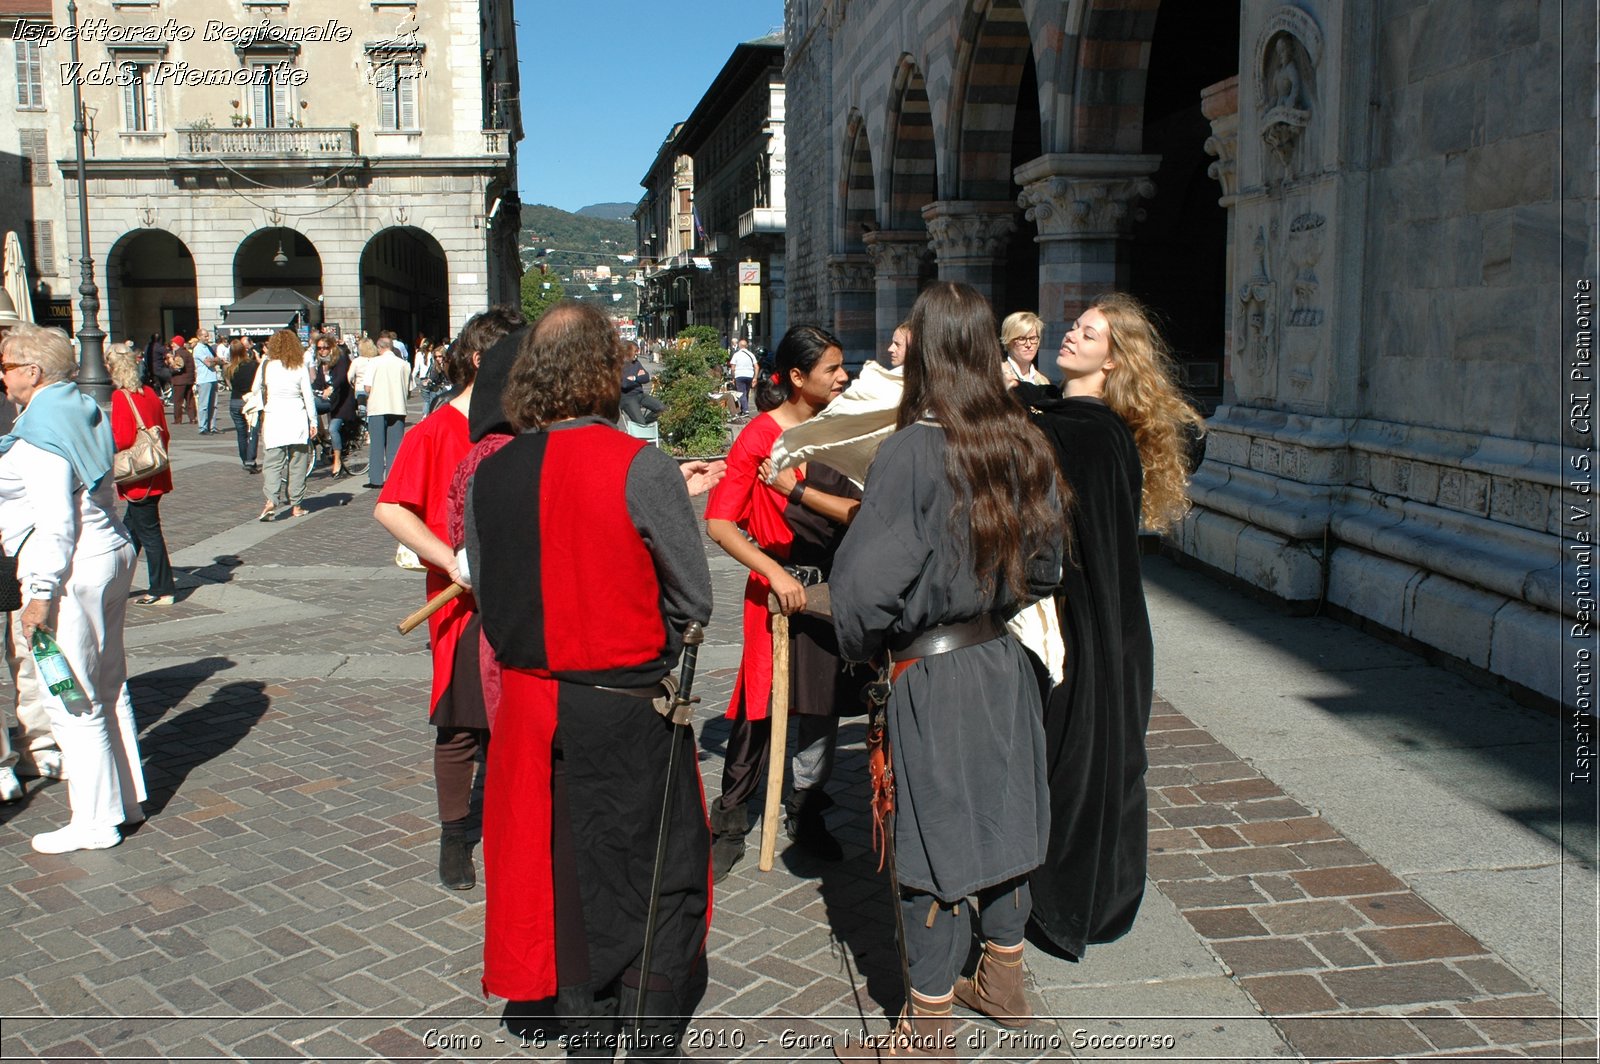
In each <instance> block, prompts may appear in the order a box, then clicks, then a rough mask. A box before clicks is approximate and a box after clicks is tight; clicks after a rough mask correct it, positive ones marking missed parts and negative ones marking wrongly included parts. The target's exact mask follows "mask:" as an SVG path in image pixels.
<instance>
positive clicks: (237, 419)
mask: <svg viewBox="0 0 1600 1064" xmlns="http://www.w3.org/2000/svg"><path fill="white" fill-rule="evenodd" d="M258 369H260V366H259V364H258V363H257V362H256V356H255V352H254V351H252V350H251V349H250V341H249V340H246V339H242V338H241V339H238V340H235V341H233V342H232V343H230V344H229V345H228V364H227V365H226V366H224V367H223V368H222V381H223V383H224V384H226V385H227V386H228V416H229V417H231V418H232V419H233V432H234V436H235V437H236V438H237V440H238V442H239V465H240V466H241V467H243V469H244V471H245V472H246V473H259V472H261V466H260V465H259V464H258V463H257V462H256V444H257V443H259V442H260V439H261V418H260V417H259V416H257V417H256V419H255V420H254V421H251V420H249V419H247V418H246V417H245V416H244V399H245V396H247V395H249V394H250V391H251V389H252V388H254V387H255V383H256V371H257V370H258Z"/></svg>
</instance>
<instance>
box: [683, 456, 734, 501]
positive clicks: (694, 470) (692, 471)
mask: <svg viewBox="0 0 1600 1064" xmlns="http://www.w3.org/2000/svg"><path fill="white" fill-rule="evenodd" d="M678 469H679V470H680V471H681V472H682V473H683V486H684V487H686V488H688V489H689V494H690V495H691V496H695V495H699V494H701V493H703V492H707V491H710V490H711V489H712V488H713V487H714V486H715V485H716V483H717V481H719V480H721V479H722V476H723V474H724V473H726V472H727V471H728V463H727V462H724V461H723V460H722V459H720V458H719V459H717V460H716V461H715V462H706V461H702V460H696V461H693V462H684V463H682V464H680V465H679V466H678Z"/></svg>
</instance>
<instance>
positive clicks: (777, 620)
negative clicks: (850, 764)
mask: <svg viewBox="0 0 1600 1064" xmlns="http://www.w3.org/2000/svg"><path fill="white" fill-rule="evenodd" d="M832 601H833V600H832V598H831V597H830V596H829V594H828V585H827V584H814V585H812V586H811V587H808V588H806V604H805V608H804V609H802V610H801V611H800V612H802V613H809V614H811V615H812V616H814V617H825V618H828V619H832V617H833V608H832ZM767 609H769V610H771V611H772V709H771V718H772V748H771V750H770V752H769V753H768V754H767V804H766V809H765V811H764V812H763V813H762V815H761V855H760V857H759V859H758V860H757V862H756V867H757V868H759V869H760V870H761V871H763V872H770V871H772V858H773V854H774V853H775V852H776V851H777V848H778V816H779V813H778V810H779V809H780V808H781V806H782V805H783V773H784V769H785V768H786V767H787V762H788V760H789V758H788V751H789V618H788V617H787V616H786V615H785V614H784V612H783V607H782V606H781V605H779V603H778V596H776V595H768V596H767Z"/></svg>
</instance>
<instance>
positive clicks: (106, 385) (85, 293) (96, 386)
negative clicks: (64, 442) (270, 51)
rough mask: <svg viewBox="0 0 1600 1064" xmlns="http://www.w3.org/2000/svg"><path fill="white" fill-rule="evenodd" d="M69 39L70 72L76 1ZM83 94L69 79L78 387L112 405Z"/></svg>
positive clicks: (72, 0) (71, 2)
mask: <svg viewBox="0 0 1600 1064" xmlns="http://www.w3.org/2000/svg"><path fill="white" fill-rule="evenodd" d="M67 25H68V26H69V27H70V28H71V30H72V32H71V33H70V34H69V35H68V40H69V41H70V42H71V48H72V68H73V69H74V70H77V69H81V68H80V67H79V66H78V0H67ZM83 133H84V121H83V90H82V88H81V87H80V86H79V84H78V80H77V79H76V78H74V79H72V136H73V140H74V141H75V143H76V145H77V152H78V239H79V242H80V249H81V251H82V257H81V258H80V259H79V260H78V261H79V264H80V265H81V266H82V268H83V281H82V283H81V284H79V285H78V294H79V295H81V296H82V297H83V299H82V300H81V301H80V302H79V304H78V305H79V306H80V307H81V308H82V310H83V326H82V328H80V329H79V330H78V387H80V388H82V389H83V390H84V391H85V392H87V393H89V395H90V396H91V397H93V398H94V400H95V401H96V402H100V403H109V402H110V401H111V377H110V376H109V375H108V374H107V373H106V354H105V342H106V334H105V333H104V332H102V331H101V330H100V288H99V286H97V285H96V284H95V283H94V257H93V256H92V255H91V254H90V252H89V177H88V172H87V170H86V169H85V166H84V160H83Z"/></svg>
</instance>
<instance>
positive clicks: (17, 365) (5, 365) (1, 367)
mask: <svg viewBox="0 0 1600 1064" xmlns="http://www.w3.org/2000/svg"><path fill="white" fill-rule="evenodd" d="M38 364H39V363H37V362H0V373H10V372H11V371H12V370H14V369H21V368H22V367H24V366H37V365H38Z"/></svg>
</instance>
